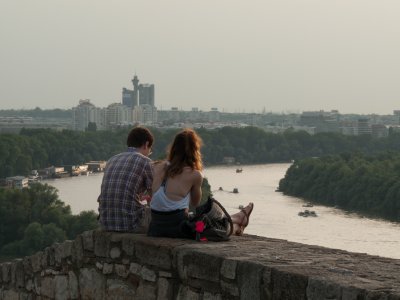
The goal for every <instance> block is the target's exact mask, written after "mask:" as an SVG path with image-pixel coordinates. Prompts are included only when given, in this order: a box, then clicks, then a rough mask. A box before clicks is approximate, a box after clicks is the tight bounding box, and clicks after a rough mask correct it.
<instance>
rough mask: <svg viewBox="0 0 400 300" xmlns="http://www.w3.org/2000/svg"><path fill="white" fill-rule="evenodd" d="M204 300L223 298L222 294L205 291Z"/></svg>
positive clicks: (220, 299)
mask: <svg viewBox="0 0 400 300" xmlns="http://www.w3.org/2000/svg"><path fill="white" fill-rule="evenodd" d="M203 300H222V296H221V294H211V293H208V292H204V295H203Z"/></svg>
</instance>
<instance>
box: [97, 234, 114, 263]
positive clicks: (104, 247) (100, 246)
mask: <svg viewBox="0 0 400 300" xmlns="http://www.w3.org/2000/svg"><path fill="white" fill-rule="evenodd" d="M110 243H111V241H110V233H109V232H105V231H101V230H98V231H95V232H94V254H95V255H96V256H99V257H108V254H109V253H110Z"/></svg>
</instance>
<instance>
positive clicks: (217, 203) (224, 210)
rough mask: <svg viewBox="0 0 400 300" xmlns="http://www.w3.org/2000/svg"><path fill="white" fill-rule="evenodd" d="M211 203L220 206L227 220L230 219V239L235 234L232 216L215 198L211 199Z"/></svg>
mask: <svg viewBox="0 0 400 300" xmlns="http://www.w3.org/2000/svg"><path fill="white" fill-rule="evenodd" d="M211 201H212V202H214V203H215V204H216V205H218V206H219V208H221V210H222V211H223V212H224V214H225V216H226V218H227V219H228V222H229V224H230V225H231V226H230V231H229V233H228V237H229V236H231V235H232V233H233V222H232V218H231V216H230V215H229V214H228V212H227V211H226V209H225V207H223V206H222V204H221V203H219V202H218V201H217V200H215V199H214V198H211Z"/></svg>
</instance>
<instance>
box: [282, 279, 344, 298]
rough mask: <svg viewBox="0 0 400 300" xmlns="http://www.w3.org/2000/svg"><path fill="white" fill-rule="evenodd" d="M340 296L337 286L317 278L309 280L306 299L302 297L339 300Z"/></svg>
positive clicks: (339, 289)
mask: <svg viewBox="0 0 400 300" xmlns="http://www.w3.org/2000/svg"><path fill="white" fill-rule="evenodd" d="M274 282H275V281H274ZM341 294H342V293H341V288H340V286H339V285H337V284H335V283H332V282H329V281H328V282H327V281H322V280H320V279H317V278H310V279H309V280H308V286H307V298H306V297H304V299H310V300H314V299H315V300H318V299H341Z"/></svg>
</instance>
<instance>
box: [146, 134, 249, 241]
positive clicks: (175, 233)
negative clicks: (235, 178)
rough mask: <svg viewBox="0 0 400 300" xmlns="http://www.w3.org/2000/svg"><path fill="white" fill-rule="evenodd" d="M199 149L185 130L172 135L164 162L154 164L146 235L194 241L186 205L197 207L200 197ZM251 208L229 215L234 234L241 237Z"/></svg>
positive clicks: (200, 163)
mask: <svg viewBox="0 0 400 300" xmlns="http://www.w3.org/2000/svg"><path fill="white" fill-rule="evenodd" d="M200 147H201V139H200V137H199V136H198V135H197V134H196V132H195V131H193V130H191V129H185V130H183V131H181V132H180V133H178V134H177V135H176V136H175V138H174V141H173V143H172V145H171V146H170V150H169V153H168V159H167V161H163V162H159V163H155V165H154V179H153V186H152V192H153V197H152V199H151V202H150V207H151V212H152V213H151V216H152V220H151V222H150V226H149V231H148V235H150V236H159V237H161V236H163V237H174V238H195V234H194V233H193V231H192V230H190V228H189V227H188V226H187V224H188V222H187V221H188V220H189V205H190V206H192V207H197V206H198V205H199V203H200V200H201V195H202V193H201V185H202V182H203V174H202V173H201V171H202V169H203V165H202V160H201V152H200ZM253 206H254V205H253V203H249V205H247V206H246V207H244V208H243V209H242V210H241V211H240V212H238V213H236V214H234V215H232V216H230V217H231V219H232V223H233V233H234V234H236V235H242V234H243V231H244V229H245V227H246V226H247V225H248V223H249V217H250V214H251V212H252V210H253Z"/></svg>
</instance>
